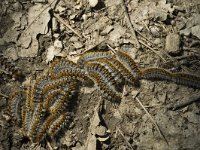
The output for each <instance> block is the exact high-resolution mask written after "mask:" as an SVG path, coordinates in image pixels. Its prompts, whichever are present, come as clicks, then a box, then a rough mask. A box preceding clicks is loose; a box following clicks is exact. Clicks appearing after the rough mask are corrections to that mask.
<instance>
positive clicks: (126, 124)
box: [0, 0, 200, 150]
mask: <svg viewBox="0 0 200 150" xmlns="http://www.w3.org/2000/svg"><path fill="white" fill-rule="evenodd" d="M159 2H160V1H159V0H154V1H150V0H135V1H134V0H128V1H126V2H125V5H126V7H127V12H128V14H129V16H130V19H131V21H132V24H136V27H137V29H135V30H137V32H136V36H137V38H138V39H139V41H143V43H146V45H148V47H151V48H153V49H154V50H152V49H149V48H148V47H147V46H145V45H144V44H142V43H140V45H141V48H140V49H137V48H136V47H135V45H134V44H135V41H134V38H133V35H132V32H131V29H130V28H129V26H128V23H127V18H126V17H125V13H124V11H125V10H124V9H123V8H122V7H121V1H120V0H117V1H112V0H102V1H100V2H99V3H98V5H97V6H95V7H94V8H92V7H90V5H89V3H88V1H86V0H77V1H74V0H69V1H67V0H60V1H57V3H56V4H55V7H53V6H51V7H50V6H49V5H48V4H50V3H51V1H47V2H45V0H44V2H43V1H42V0H41V1H39V0H35V1H34V0H32V1H23V0H2V1H1V2H0V10H1V11H0V53H1V54H0V61H1V63H0V64H1V68H0V69H1V70H0V75H1V79H0V93H1V95H0V150H1V149H2V150H7V149H12V150H15V149H33V148H32V147H31V146H33V144H32V143H31V142H30V141H29V140H28V139H25V138H24V137H23V136H22V135H20V134H19V132H18V131H19V127H18V126H17V124H16V123H13V122H12V121H10V115H9V114H8V113H7V107H8V106H7V105H8V97H9V95H10V93H11V92H12V91H13V89H14V88H15V87H19V86H20V87H21V88H26V84H27V80H28V79H29V77H36V76H38V75H39V74H43V73H44V72H46V71H47V69H46V68H47V67H48V64H49V62H50V61H51V60H52V59H53V58H54V57H56V56H59V57H68V58H70V59H72V60H76V57H77V56H78V55H79V54H80V53H83V52H85V51H87V50H90V49H96V50H108V49H110V47H112V48H113V49H115V50H118V49H123V50H125V51H127V52H128V53H129V54H130V55H131V56H132V58H134V60H135V61H136V62H137V64H138V66H139V67H140V68H141V69H142V68H147V67H155V66H156V67H163V68H167V69H170V70H172V71H178V72H187V73H188V72H189V73H192V74H196V75H200V38H199V37H198V31H196V32H195V31H193V30H191V31H190V32H189V31H188V32H189V34H187V33H186V32H185V30H184V29H188V30H189V29H190V28H192V27H193V26H198V25H199V27H200V18H198V17H197V18H196V23H195V24H192V23H191V22H195V21H194V20H195V19H194V18H195V17H194V16H195V15H199V16H200V1H199V0H191V1H188V0H168V1H167V4H171V6H176V7H174V10H172V11H171V12H170V8H172V7H168V5H166V3H162V5H161V4H159ZM162 2H166V1H165V0H164V1H163V0H162ZM147 4H148V5H147ZM154 4H155V5H156V6H160V7H159V8H162V6H163V7H164V8H162V11H161V10H160V9H158V10H155V11H157V12H156V13H155V12H152V13H149V12H150V10H152V8H151V7H150V6H151V5H154ZM36 5H42V6H46V5H48V6H49V7H48V10H49V11H45V12H44V13H49V12H50V13H49V18H46V19H47V20H46V19H45V20H44V21H43V22H45V23H46V25H44V24H42V25H41V24H39V23H38V22H40V19H35V21H34V22H33V24H37V23H38V26H37V25H33V26H34V27H35V28H34V27H30V26H31V25H30V22H28V20H29V17H30V16H31V15H30V11H29V10H30V8H32V7H33V6H36ZM147 6H148V7H149V9H147ZM156 8H157V7H156ZM37 9H38V10H37V11H38V12H39V13H40V14H39V16H43V14H42V12H43V10H44V9H46V7H37ZM166 9H167V11H166ZM145 10H146V13H149V15H148V16H149V17H147V18H146V14H145ZM31 13H33V12H31ZM54 13H55V14H57V15H60V17H61V18H62V19H63V20H65V22H66V23H68V24H69V25H70V26H71V27H72V28H73V29H74V30H75V31H78V33H79V34H81V35H83V36H82V37H79V36H78V35H77V34H75V33H74V32H73V31H72V30H70V29H69V28H67V27H66V25H64V24H63V23H62V22H61V23H60V22H59V21H58V20H57V19H56V17H53V14H54ZM141 13H143V14H142V15H141ZM161 13H163V14H162V15H161ZM19 14H20V15H19ZM152 14H153V15H152ZM17 16H20V17H19V18H20V19H17ZM32 16H34V14H33V15H32ZM165 17H166V18H165ZM35 18H36V17H35ZM17 20H18V21H17ZM38 20H39V21H38ZM55 20H57V21H55ZM27 22H28V23H27ZM55 22H56V23H55ZM134 22H135V23H134ZM198 22H199V23H198ZM191 24H192V25H191ZM44 26H45V27H46V28H48V30H47V31H46V30H42V29H43V27H44ZM38 27H41V31H39V30H38ZM199 31H200V28H199ZM25 32H29V33H30V34H27V35H28V36H27V38H26V39H25V40H21V37H23V34H24V33H25ZM35 32H37V33H35ZM169 33H176V34H178V35H179V36H180V44H179V45H178V47H179V49H178V52H177V51H176V52H174V53H173V52H171V51H170V52H169V53H168V51H167V50H165V44H166V36H167V35H168V34H169ZM8 35H9V36H8ZM29 35H31V36H32V35H34V36H32V37H31V38H32V42H30V43H29V42H28V41H29ZM35 35H36V36H35ZM141 35H143V36H141ZM56 40H58V41H59V42H61V45H62V46H59V44H58V45H57V46H56V44H55V41H56ZM21 41H23V42H27V43H29V44H28V45H29V46H27V47H28V48H24V47H23V44H21V43H20V42H21ZM34 42H36V43H37V44H38V47H37V46H36V47H35V46H34V45H33V43H34ZM20 44H21V45H20ZM50 46H54V48H57V49H59V50H58V54H53V56H51V55H50V56H51V57H53V58H52V59H51V58H48V59H47V55H48V51H50V50H49V47H50ZM155 51H156V53H155ZM158 54H159V55H158ZM160 55H161V56H162V57H160ZM163 58H164V59H163ZM17 70H20V75H19V74H16V72H17ZM79 91H80V92H79V95H78V98H77V99H76V100H77V102H76V107H74V110H73V113H74V115H73V119H72V122H71V123H70V126H69V127H68V128H67V129H63V133H62V134H61V135H60V136H59V137H56V138H55V139H52V140H50V141H49V142H44V143H41V144H40V145H39V148H40V149H51V148H52V149H58V150H60V149H72V150H81V149H84V147H85V146H86V145H87V142H88V137H89V136H91V135H90V131H91V124H92V120H91V118H92V117H93V116H94V112H95V108H96V107H97V105H98V104H99V102H100V101H101V100H102V99H101V98H100V96H98V92H97V91H96V88H95V86H94V87H87V86H84V85H83V86H81V87H80V90H79ZM92 93H94V95H95V96H91V95H92ZM194 96H197V100H195V101H191V102H190V103H188V104H186V105H184V106H181V107H180V108H174V107H175V106H176V105H177V104H179V103H184V102H186V101H189V100H191V99H192V98H193V97H194ZM138 100H139V101H140V102H141V103H142V105H143V107H144V108H145V109H146V111H148V113H149V114H147V112H146V111H145V110H144V109H143V107H142V106H141V105H140V103H139V102H138ZM199 100H200V90H199V89H194V88H189V87H187V86H183V85H177V84H175V83H171V82H167V81H147V80H142V81H141V83H140V87H134V86H129V85H127V86H125V87H124V96H123V98H122V101H121V103H120V104H119V105H116V104H113V103H111V102H108V101H106V100H104V101H103V104H102V105H101V107H102V110H101V111H100V112H99V118H100V120H101V126H100V128H101V129H102V130H104V129H105V130H106V131H102V130H100V129H99V130H98V132H99V134H98V135H100V134H102V135H103V137H101V138H99V137H98V135H95V138H96V141H95V144H96V145H95V146H94V147H93V148H92V149H102V150H104V149H105V150H110V149H111V150H115V149H116V150H118V149H119V150H128V149H134V150H168V149H169V150H198V149H200V125H199V124H200V103H199ZM173 108H174V109H173ZM149 115H150V116H149ZM151 117H152V119H153V120H154V122H156V124H157V125H158V128H159V129H160V131H159V130H158V129H157V127H156V125H155V123H154V122H153V121H152V119H151ZM105 132H106V133H105ZM48 143H50V145H51V146H48ZM37 148H38V147H37Z"/></svg>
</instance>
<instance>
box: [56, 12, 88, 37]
mask: <svg viewBox="0 0 200 150" xmlns="http://www.w3.org/2000/svg"><path fill="white" fill-rule="evenodd" d="M54 17H55V18H56V19H58V21H59V22H60V23H62V24H64V25H65V26H66V27H67V28H69V29H70V30H71V31H72V32H74V34H76V35H77V36H78V37H80V38H83V37H84V38H86V37H85V36H84V35H81V34H80V33H78V32H77V31H76V30H74V29H73V28H72V27H71V26H70V25H69V24H68V23H66V22H65V21H64V20H63V19H62V18H61V17H60V16H59V15H56V14H55V13H54Z"/></svg>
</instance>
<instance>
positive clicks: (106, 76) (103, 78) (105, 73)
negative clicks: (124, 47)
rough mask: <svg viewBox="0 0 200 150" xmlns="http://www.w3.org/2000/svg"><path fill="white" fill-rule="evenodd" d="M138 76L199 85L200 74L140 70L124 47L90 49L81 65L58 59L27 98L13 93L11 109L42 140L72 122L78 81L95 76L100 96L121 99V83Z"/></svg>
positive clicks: (36, 140)
mask: <svg viewBox="0 0 200 150" xmlns="http://www.w3.org/2000/svg"><path fill="white" fill-rule="evenodd" d="M139 79H146V80H166V81H172V82H175V83H177V84H183V85H186V86H190V87H193V88H200V77H197V76H194V75H190V74H184V73H172V72H170V71H167V70H165V69H162V68H147V69H143V70H140V69H139V68H138V67H137V65H136V63H135V62H134V60H133V59H132V58H131V57H130V56H129V55H128V54H126V53H125V52H122V51H119V52H117V53H116V56H113V55H112V54H111V53H109V52H88V53H85V54H83V55H82V56H81V57H80V58H79V60H78V65H77V64H75V63H73V62H71V61H69V60H64V59H61V61H59V60H55V61H54V62H53V63H52V64H51V65H50V69H49V75H45V76H41V77H39V78H37V79H36V81H35V82H34V83H31V85H30V86H28V88H27V90H26V99H25V101H24V100H23V99H24V98H23V97H24V96H23V95H24V94H20V92H19V93H14V94H13V95H12V96H11V97H10V101H9V109H10V110H11V111H10V112H12V113H11V114H12V115H13V116H15V118H16V119H17V120H18V121H21V122H22V125H21V126H22V131H23V134H24V135H25V136H27V137H28V138H29V139H30V140H31V141H32V142H34V143H39V142H41V141H42V140H43V139H45V137H46V136H50V137H54V135H56V134H57V133H58V132H59V130H60V129H61V128H62V127H63V126H64V125H65V124H66V123H68V122H69V118H70V114H69V110H70V109H69V108H70V104H71V101H72V100H74V99H73V98H72V96H73V95H75V92H76V91H77V89H78V87H79V86H78V85H79V83H81V84H82V83H83V82H85V81H91V80H92V82H93V83H95V84H96V85H97V87H98V91H100V92H101V95H100V96H101V97H103V98H105V99H106V100H109V101H112V102H114V103H120V101H121V95H122V89H121V88H119V87H120V86H121V87H123V85H124V84H127V83H131V84H134V83H135V82H136V81H138V80H139ZM18 107H21V111H19V110H20V109H18Z"/></svg>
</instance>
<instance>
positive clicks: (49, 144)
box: [47, 141, 53, 150]
mask: <svg viewBox="0 0 200 150" xmlns="http://www.w3.org/2000/svg"><path fill="white" fill-rule="evenodd" d="M47 146H48V148H49V150H53V147H52V146H51V143H49V141H47Z"/></svg>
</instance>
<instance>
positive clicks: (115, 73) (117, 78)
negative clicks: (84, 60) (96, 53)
mask: <svg viewBox="0 0 200 150" xmlns="http://www.w3.org/2000/svg"><path fill="white" fill-rule="evenodd" d="M92 62H95V63H96V64H99V65H101V66H104V67H105V69H107V70H108V71H109V72H110V74H111V76H112V77H113V78H114V80H115V82H117V84H121V83H123V82H124V80H125V79H124V77H123V75H122V74H121V72H120V70H118V68H117V67H116V66H115V65H114V64H112V63H111V62H110V61H109V59H107V58H102V59H95V60H93V61H92Z"/></svg>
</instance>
